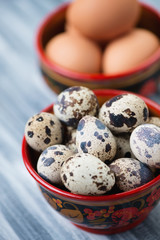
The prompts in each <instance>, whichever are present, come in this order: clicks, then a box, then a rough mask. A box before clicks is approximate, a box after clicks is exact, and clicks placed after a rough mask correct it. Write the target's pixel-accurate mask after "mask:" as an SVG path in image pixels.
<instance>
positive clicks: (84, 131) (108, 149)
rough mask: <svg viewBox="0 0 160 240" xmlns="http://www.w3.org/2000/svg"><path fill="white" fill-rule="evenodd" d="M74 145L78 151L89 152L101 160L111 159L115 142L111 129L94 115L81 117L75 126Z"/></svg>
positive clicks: (114, 149)
mask: <svg viewBox="0 0 160 240" xmlns="http://www.w3.org/2000/svg"><path fill="white" fill-rule="evenodd" d="M76 146H77V149H78V152H79V153H89V154H92V155H94V156H95V157H98V158H99V159H101V160H102V161H111V160H112V159H113V158H114V156H115V154H116V150H117V144H116V141H115V138H114V136H113V134H112V133H111V131H110V130H109V129H108V128H107V127H106V126H105V125H104V124H103V123H102V122H101V121H100V120H99V119H98V118H96V117H93V116H89V115H87V116H85V117H83V118H82V119H81V120H80V121H79V124H78V127H77V135H76Z"/></svg>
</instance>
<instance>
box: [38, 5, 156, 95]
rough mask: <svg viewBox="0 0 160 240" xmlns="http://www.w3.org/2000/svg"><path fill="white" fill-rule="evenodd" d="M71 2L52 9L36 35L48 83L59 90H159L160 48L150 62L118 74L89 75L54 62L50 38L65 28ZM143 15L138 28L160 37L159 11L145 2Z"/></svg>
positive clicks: (55, 90)
mask: <svg viewBox="0 0 160 240" xmlns="http://www.w3.org/2000/svg"><path fill="white" fill-rule="evenodd" d="M68 6H69V3H67V4H63V5H62V6H60V7H59V8H57V9H56V10H54V11H53V12H51V13H50V14H49V15H48V16H47V17H46V18H45V19H44V20H43V21H42V23H41V24H40V26H39V28H38V31H37V34H36V51H37V54H38V59H39V65H40V69H41V72H42V75H43V77H44V80H45V82H46V83H47V84H48V86H49V87H50V88H51V89H52V90H53V91H54V92H56V93H60V92H61V91H63V90H64V89H66V88H68V87H71V86H85V87H88V88H90V89H99V88H101V89H123V90H127V91H133V92H136V93H139V94H142V95H145V96H148V95H150V94H152V93H155V92H156V89H157V82H158V81H160V48H159V49H158V50H157V51H156V52H155V53H154V54H153V55H152V56H151V57H150V58H148V59H147V60H146V61H144V62H143V63H142V64H140V65H139V66H137V67H136V68H134V69H131V70H130V71H127V72H124V73H122V74H116V75H105V74H102V73H98V74H87V73H86V74H85V73H79V72H74V71H71V70H68V69H65V68H63V67H61V66H60V65H58V64H56V63H53V62H51V61H50V60H49V59H48V58H47V57H46V55H45V50H44V49H45V46H46V44H47V43H48V41H49V40H50V39H51V38H52V37H54V36H55V35H57V34H58V33H61V32H63V31H65V13H66V10H67V8H68ZM141 8H142V11H141V17H140V20H139V23H138V25H137V27H142V28H145V29H148V30H150V31H152V32H153V33H155V34H156V35H157V36H158V37H160V31H159V26H160V16H159V13H158V12H157V11H156V10H155V9H153V8H151V7H150V6H148V5H145V4H141Z"/></svg>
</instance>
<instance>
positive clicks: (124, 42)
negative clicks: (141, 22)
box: [102, 28, 159, 74]
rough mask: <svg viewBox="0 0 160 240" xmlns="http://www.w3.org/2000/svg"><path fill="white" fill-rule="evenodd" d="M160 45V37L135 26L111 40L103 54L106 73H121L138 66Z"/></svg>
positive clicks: (103, 66)
mask: <svg viewBox="0 0 160 240" xmlns="http://www.w3.org/2000/svg"><path fill="white" fill-rule="evenodd" d="M158 47H159V39H158V37H157V36H156V35H155V34H153V33H152V32H150V31H148V30H146V29H140V28H134V29H133V30H132V31H130V32H129V33H127V34H125V35H123V36H121V37H119V38H117V39H115V40H113V41H111V42H110V43H109V44H108V45H107V46H106V49H105V51H104V54H103V60H102V68H103V72H104V73H106V74H119V73H122V72H125V71H128V70H131V69H132V68H134V67H136V66H137V65H139V64H140V63H142V62H143V61H145V60H146V59H147V58H149V57H150V56H151V55H152V54H153V53H154V52H155V51H156V50H157V49H158Z"/></svg>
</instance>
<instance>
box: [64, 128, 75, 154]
mask: <svg viewBox="0 0 160 240" xmlns="http://www.w3.org/2000/svg"><path fill="white" fill-rule="evenodd" d="M76 132H77V130H76V129H73V130H72V131H70V132H69V136H68V141H67V142H66V144H65V145H66V146H67V147H68V148H69V149H71V150H72V152H74V153H77V152H78V150H77V146H76Z"/></svg>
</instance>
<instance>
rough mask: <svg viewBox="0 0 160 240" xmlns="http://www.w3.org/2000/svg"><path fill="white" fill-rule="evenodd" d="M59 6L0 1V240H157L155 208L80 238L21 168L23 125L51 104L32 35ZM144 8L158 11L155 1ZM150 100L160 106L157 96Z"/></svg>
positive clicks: (49, 1)
mask: <svg viewBox="0 0 160 240" xmlns="http://www.w3.org/2000/svg"><path fill="white" fill-rule="evenodd" d="M63 2H64V1H63V0H61V1H60V0H45V1H42V0H27V1H26V0H5V1H4V0H0V240H57V239H60V240H66V239H70V240H72V239H73V240H91V239H94V240H109V239H112V240H125V239H130V240H138V239H147V240H158V239H160V237H159V236H160V228H159V226H160V205H158V206H157V207H156V208H155V209H154V210H153V212H152V213H151V214H150V216H149V217H148V219H147V220H146V221H145V222H144V223H142V224H141V225H139V226H138V227H136V228H135V229H133V230H131V231H128V232H126V233H122V234H116V235H112V236H105V235H96V234H90V233H86V232H83V231H81V230H79V229H77V228H76V227H74V226H73V225H72V224H71V223H70V222H69V221H67V220H65V219H64V218H62V217H61V216H59V215H57V213H55V212H54V211H53V210H52V209H51V208H50V206H49V205H48V204H47V203H46V201H45V200H44V198H43V197H42V195H41V193H40V191H39V189H38V188H37V185H36V183H35V181H34V180H33V179H32V178H31V176H30V175H29V174H28V172H27V171H26V169H25V167H24V165H23V162H22V156H21V141H22V136H23V133H24V126H25V123H26V121H27V120H28V119H29V117H30V116H31V115H33V114H35V113H37V112H39V111H40V110H41V109H43V108H44V107H46V106H47V105H49V104H51V103H52V102H54V101H55V100H56V94H54V93H53V92H52V91H51V90H49V88H48V87H47V86H46V84H45V83H44V81H43V79H42V76H41V73H40V71H39V67H38V61H37V56H36V52H35V46H34V44H35V33H36V30H37V27H38V25H39V23H40V21H41V20H42V18H43V17H44V16H45V15H46V14H47V13H49V12H50V11H51V10H53V9H54V8H55V7H56V6H58V5H60V4H61V3H63ZM144 2H147V3H150V4H151V5H153V6H155V7H157V8H160V4H159V3H160V2H159V0H146V1H144ZM151 98H152V99H154V100H155V101H157V102H160V97H159V96H158V95H154V96H151Z"/></svg>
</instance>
